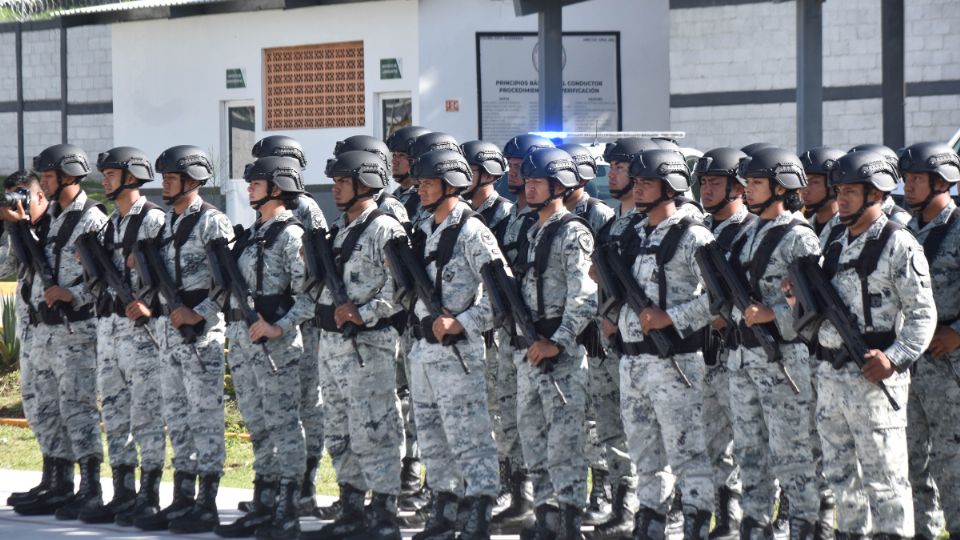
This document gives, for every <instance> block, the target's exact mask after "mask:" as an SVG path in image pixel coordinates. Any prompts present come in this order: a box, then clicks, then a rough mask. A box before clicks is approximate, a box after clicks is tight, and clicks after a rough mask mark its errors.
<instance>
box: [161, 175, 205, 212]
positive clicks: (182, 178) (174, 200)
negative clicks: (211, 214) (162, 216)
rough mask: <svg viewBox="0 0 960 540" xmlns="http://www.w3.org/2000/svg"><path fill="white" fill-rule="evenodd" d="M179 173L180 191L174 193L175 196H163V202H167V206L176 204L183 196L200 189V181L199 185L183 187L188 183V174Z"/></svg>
mask: <svg viewBox="0 0 960 540" xmlns="http://www.w3.org/2000/svg"><path fill="white" fill-rule="evenodd" d="M179 174H180V192H179V193H177V194H176V195H174V196H173V197H163V203H164V204H166V205H167V206H173V205H174V204H176V203H177V201H179V200H180V198H181V197H183V196H184V195H186V194H187V193H190V192H191V191H196V190H198V189H200V183H197V187H195V188H191V189H183V186H184V184H186V183H187V180H186V175H185V174H183V173H179Z"/></svg>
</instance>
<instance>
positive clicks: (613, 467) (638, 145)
mask: <svg viewBox="0 0 960 540" xmlns="http://www.w3.org/2000/svg"><path fill="white" fill-rule="evenodd" d="M656 148H659V146H657V144H656V143H655V142H653V141H652V140H650V139H644V138H639V137H628V138H622V139H617V140H616V141H615V142H613V143H611V144H608V145H607V147H606V149H605V150H604V155H603V157H604V160H605V161H606V162H607V163H608V164H609V165H610V169H609V170H608V172H607V179H608V183H609V186H610V195H611V196H612V197H613V198H615V199H617V200H618V201H620V204H619V205H617V206H615V207H614V208H613V211H614V215H613V218H612V219H611V220H610V221H609V222H607V224H606V225H604V226H603V228H601V229H600V230H599V231H598V232H597V241H598V242H599V244H601V245H602V244H607V243H615V242H619V241H620V239H621V238H622V237H623V235H624V233H627V232H631V234H632V231H633V229H634V227H636V226H637V225H638V224H639V223H640V221H641V220H642V219H643V217H644V216H643V214H642V213H640V212H638V211H637V210H636V206H635V205H634V202H633V186H634V184H635V183H636V181H635V179H633V178H630V175H629V168H630V160H631V159H633V156H635V155H637V154H639V153H640V152H642V151H643V150H645V149H647V150H652V149H656ZM598 300H599V303H600V311H601V313H600V315H599V324H602V323H603V319H607V320H610V319H612V320H610V322H615V321H616V319H617V313H616V312H615V311H618V309H619V308H618V306H610V307H611V310H610V311H609V312H604V308H605V307H606V303H605V302H604V300H605V299H604V298H603V297H600V298H599V299H598ZM612 308H617V309H612ZM621 343H622V341H621V338H620V335H619V332H618V333H617V334H614V335H612V336H607V335H604V336H603V345H604V349H605V352H606V359H604V360H603V361H601V362H590V366H589V375H590V379H589V385H588V389H589V392H590V401H591V402H592V403H593V407H594V410H595V411H596V417H597V418H596V420H597V437H598V439H599V441H600V443H601V444H602V445H603V446H604V448H605V449H606V451H607V454H606V461H607V467H608V470H609V474H610V476H609V480H610V485H611V487H612V488H613V501H612V503H611V512H610V515H609V517H607V519H606V520H604V521H602V522H600V523H598V524H596V525H595V526H594V532H593V533H592V534H588V535H587V537H588V538H590V539H595V540H601V539H613V538H621V537H623V536H629V535H630V534H631V533H632V531H633V520H634V517H635V515H636V512H637V466H636V465H635V464H634V463H633V460H632V459H630V454H629V452H628V449H627V436H626V433H624V430H623V417H622V416H621V415H620V357H621V355H622V353H623V349H622V347H621Z"/></svg>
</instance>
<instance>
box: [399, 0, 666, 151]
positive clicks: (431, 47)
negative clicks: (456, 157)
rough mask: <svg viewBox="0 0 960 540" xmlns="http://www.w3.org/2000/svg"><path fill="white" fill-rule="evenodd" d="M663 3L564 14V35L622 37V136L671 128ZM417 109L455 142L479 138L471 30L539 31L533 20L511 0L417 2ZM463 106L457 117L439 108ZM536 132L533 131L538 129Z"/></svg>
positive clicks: (595, 1) (606, 0)
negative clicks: (614, 34) (450, 101)
mask: <svg viewBox="0 0 960 540" xmlns="http://www.w3.org/2000/svg"><path fill="white" fill-rule="evenodd" d="M668 16H669V2H668V1H667V0H592V1H590V2H582V3H578V4H573V5H570V6H567V7H565V8H564V9H563V29H564V31H597V32H603V31H620V61H621V66H620V69H621V73H620V84H621V110H622V117H623V129H624V130H656V129H667V128H668V127H669V123H670V117H669V108H670V77H669V73H670V65H669V64H670V62H669V54H670V51H669V48H668V45H669V40H670V34H669V27H668V25H667V24H666V21H667V19H668ZM419 25H420V66H421V73H420V92H419V93H420V110H419V113H420V114H419V116H418V115H417V110H416V109H415V110H414V118H416V119H418V122H419V123H420V124H422V125H424V126H427V127H430V128H431V129H434V130H437V131H445V132H448V133H450V134H452V135H453V136H455V137H457V139H458V140H463V141H466V140H470V139H475V138H476V137H477V132H478V124H477V65H476V54H477V51H476V32H536V31H537V17H536V16H534V15H529V16H526V17H521V18H518V17H516V16H515V12H514V7H513V0H420V17H419ZM448 99H459V100H460V112H456V113H453V112H451V113H448V112H445V110H444V104H445V101H446V100H448ZM536 128H537V126H530V129H531V130H533V129H536Z"/></svg>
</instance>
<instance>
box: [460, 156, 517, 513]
mask: <svg viewBox="0 0 960 540" xmlns="http://www.w3.org/2000/svg"><path fill="white" fill-rule="evenodd" d="M460 148H461V150H463V155H464V157H465V158H466V159H467V163H469V164H470V172H471V173H472V175H473V178H472V180H471V181H470V186H468V187H467V189H465V190H464V191H463V193H462V194H461V196H462V197H463V198H464V199H465V200H466V201H467V202H469V203H470V207H471V208H472V209H473V210H474V211H475V212H477V213H478V214H480V217H482V218H483V220H484V222H485V223H486V224H487V227H488V228H489V229H490V230H491V231H492V232H493V234H494V237H495V238H500V237H502V236H503V232H504V231H505V230H506V227H507V224H508V223H509V222H510V219H509V218H510V210H511V209H512V208H513V203H511V202H510V201H508V200H507V199H505V198H504V197H501V196H500V194H498V193H497V190H496V184H497V182H498V181H499V180H500V178H501V177H502V176H503V175H504V174H506V172H507V159H506V158H505V157H503V152H501V151H500V148H499V147H497V145H495V144H493V143H489V142H485V141H468V142H465V143H463V144H462V145H461V147H460ZM497 338H498V335H497V332H496V331H494V330H490V331H488V332H485V333H484V334H483V339H484V344H485V356H486V362H487V365H486V368H485V370H484V371H485V373H486V388H487V407H488V409H489V410H490V418H491V419H492V420H493V431H494V439H495V440H496V441H497V457H498V459H499V461H500V495H503V494H506V496H507V497H509V493H510V491H509V490H510V457H509V455H508V453H507V452H508V449H507V448H506V446H505V445H504V444H503V441H504V439H505V436H504V434H503V425H502V422H501V412H500V402H499V400H497V368H498V367H499V363H500V347H501V343H500V340H499V339H497Z"/></svg>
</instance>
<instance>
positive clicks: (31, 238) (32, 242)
mask: <svg viewBox="0 0 960 540" xmlns="http://www.w3.org/2000/svg"><path fill="white" fill-rule="evenodd" d="M16 232H17V233H18V235H19V239H20V240H21V241H22V245H23V247H25V248H26V250H27V252H28V253H29V254H30V257H29V258H30V265H31V266H32V267H33V273H34V274H36V275H38V276H40V281H41V282H42V283H43V289H44V290H47V289H49V288H50V287H57V286H58V285H59V284H58V283H57V277H56V276H55V275H54V274H53V268H50V261H48V260H47V255H46V254H45V253H44V252H43V247H42V246H41V245H40V240H38V239H37V237H36V236H35V235H34V233H33V227H32V226H31V225H30V222H29V221H26V220H21V221H18V222H17V231H16ZM64 304H65V302H63V301H62V300H60V301H57V302H54V304H53V305H52V306H50V307H51V309H53V310H55V311H56V312H57V315H60V319H61V320H62V321H63V325H64V326H65V327H66V328H67V332H68V333H70V334H72V333H73V327H72V326H71V325H70V319H69V318H67V312H66V309H65V308H64Z"/></svg>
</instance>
